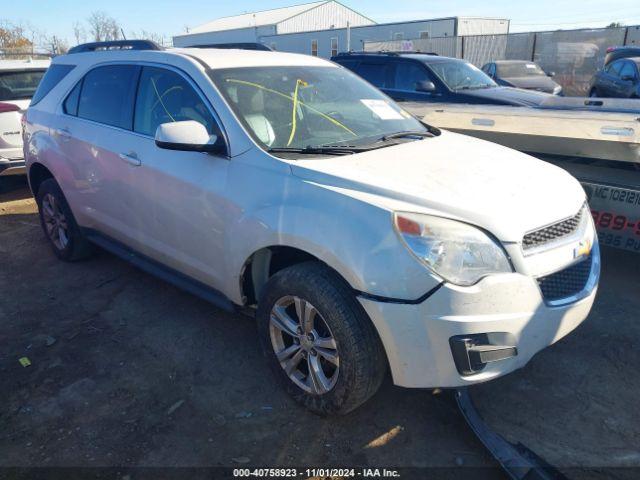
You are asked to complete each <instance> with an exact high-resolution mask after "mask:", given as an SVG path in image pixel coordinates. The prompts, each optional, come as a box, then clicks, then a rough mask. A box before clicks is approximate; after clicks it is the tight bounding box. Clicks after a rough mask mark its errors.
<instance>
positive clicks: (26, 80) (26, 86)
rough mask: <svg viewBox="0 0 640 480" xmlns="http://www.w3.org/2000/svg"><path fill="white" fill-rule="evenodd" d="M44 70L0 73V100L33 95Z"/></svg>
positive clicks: (24, 97)
mask: <svg viewBox="0 0 640 480" xmlns="http://www.w3.org/2000/svg"><path fill="white" fill-rule="evenodd" d="M43 75H44V70H27V71H22V72H2V73H0V101H3V100H23V99H27V98H31V97H33V94H34V93H35V91H36V88H38V84H39V83H40V80H42V76H43Z"/></svg>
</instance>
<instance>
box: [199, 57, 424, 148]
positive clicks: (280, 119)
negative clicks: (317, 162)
mask: <svg viewBox="0 0 640 480" xmlns="http://www.w3.org/2000/svg"><path fill="white" fill-rule="evenodd" d="M209 75H210V77H211V78H212V80H213V81H214V83H215V84H216V85H217V87H218V88H219V89H220V91H221V92H222V94H223V95H224V97H225V98H226V100H227V102H228V103H229V105H230V106H231V108H232V109H233V110H234V112H235V114H236V115H237V116H238V118H239V119H240V120H241V121H242V122H243V123H244V125H245V127H246V128H247V130H248V131H249V132H250V133H251V134H252V135H253V137H254V138H255V139H256V140H257V141H258V142H259V143H261V144H262V145H263V147H264V148H267V149H272V150H273V149H278V148H280V149H282V148H291V149H293V148H298V149H304V148H308V147H321V146H329V145H348V146H358V145H365V144H367V143H369V144H370V143H371V142H375V141H378V140H380V139H381V137H384V136H386V135H390V134H393V133H397V132H406V131H416V132H426V131H427V130H426V128H425V127H424V126H423V125H422V124H421V123H420V122H419V121H418V120H416V119H415V118H414V117H413V116H411V115H410V114H409V113H407V112H406V111H404V110H403V109H402V108H400V107H399V106H398V105H396V103H395V102H393V100H390V99H389V98H388V97H386V96H385V95H384V94H382V93H381V92H380V91H378V90H377V89H376V88H374V87H373V86H371V85H369V84H368V83H366V82H365V81H364V80H362V79H361V78H360V77H358V76H356V75H355V74H353V73H352V72H350V71H349V70H347V69H346V68H337V67H331V66H327V67H308V66H286V67H250V68H233V69H221V70H212V71H210V72H209Z"/></svg>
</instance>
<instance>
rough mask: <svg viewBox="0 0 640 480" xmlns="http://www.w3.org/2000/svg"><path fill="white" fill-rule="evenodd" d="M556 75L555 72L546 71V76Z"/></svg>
mask: <svg viewBox="0 0 640 480" xmlns="http://www.w3.org/2000/svg"><path fill="white" fill-rule="evenodd" d="M555 76H556V72H553V71H552V72H547V77H555Z"/></svg>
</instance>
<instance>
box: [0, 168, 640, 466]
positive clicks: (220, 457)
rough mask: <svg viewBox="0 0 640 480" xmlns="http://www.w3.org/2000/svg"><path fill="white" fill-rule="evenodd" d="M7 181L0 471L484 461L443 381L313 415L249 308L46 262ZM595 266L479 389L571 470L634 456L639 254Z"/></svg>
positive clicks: (1, 217) (17, 186) (27, 203)
mask: <svg viewBox="0 0 640 480" xmlns="http://www.w3.org/2000/svg"><path fill="white" fill-rule="evenodd" d="M3 181H5V180H4V179H3ZM9 183H10V185H9V190H10V191H9V192H8V193H6V192H5V193H4V194H1V195H0V254H2V256H3V262H2V269H1V271H0V292H2V293H1V294H0V299H1V300H0V391H1V392H4V394H3V395H2V399H1V400H0V466H23V467H33V466H37V467H47V466H73V467H93V466H118V467H126V466H154V467H165V466H190V467H199V466H244V465H255V466H286V465H292V466H293V465H297V466H301V465H315V466H333V467H339V466H374V467H375V466H380V467H391V466H395V467H425V466H429V467H432V466H439V467H453V466H461V465H462V466H473V467H495V463H494V461H493V460H492V458H491V457H490V456H489V455H487V454H486V453H485V451H484V449H483V447H482V445H481V444H480V443H479V441H478V440H477V439H476V438H475V437H474V435H473V434H472V433H471V432H470V430H469V429H468V428H467V426H466V424H465V423H464V421H463V420H462V418H461V416H460V414H459V413H458V411H457V409H456V407H455V405H454V403H453V402H452V401H451V397H450V396H449V395H447V394H434V393H433V392H431V391H426V390H406V389H402V388H398V387H394V386H393V385H392V384H391V382H390V381H389V380H387V382H386V383H385V385H384V386H383V388H382V389H381V391H380V392H379V394H378V395H376V396H375V397H374V398H373V399H372V400H371V401H369V402H368V403H367V404H365V405H364V406H363V407H362V408H360V409H358V410H357V411H355V412H353V413H352V414H351V415H349V416H347V417H343V418H335V419H322V418H319V417H316V416H314V415H312V414H309V413H307V412H306V411H305V410H303V409H301V408H300V407H298V406H297V405H296V404H294V403H293V402H292V401H290V400H289V398H288V397H287V396H286V395H285V394H283V392H282V391H281V390H280V389H279V388H278V386H277V385H276V384H275V383H274V381H273V379H272V377H271V374H270V372H269V371H268V369H267V367H266V365H265V363H264V361H263V359H262V356H261V353H260V352H259V348H258V342H257V338H256V334H255V325H254V324H253V321H252V320H251V319H248V318H245V317H243V316H240V315H232V314H228V313H225V312H221V311H219V310H217V309H215V308H214V307H212V306H210V305H209V304H207V303H205V302H203V301H201V300H199V299H198V298H195V297H193V296H191V295H189V294H186V293H184V292H181V291H180V290H177V289H176V288H174V287H172V286H170V285H168V284H166V283H164V282H162V281H160V280H157V279H156V278H154V277H151V276H149V275H147V274H145V273H143V272H141V271H139V270H137V269H135V268H134V267H132V266H130V265H128V264H127V263H125V262H123V261H121V260H119V259H117V258H115V257H112V256H111V255H109V254H107V253H102V252H101V253H99V254H98V255H97V256H96V257H95V258H92V259H90V260H88V261H85V262H81V263H74V264H66V263H62V262H60V261H58V260H56V259H55V257H54V256H53V254H52V253H51V252H50V251H49V247H48V245H47V244H46V242H45V239H44V236H43V234H42V232H41V230H40V226H39V223H38V217H37V215H36V213H35V212H36V209H35V205H34V202H33V200H32V198H31V196H30V194H29V191H28V189H27V187H26V185H25V183H24V182H23V181H22V180H20V179H10V182H9ZM6 184H7V182H5V186H7V185H6ZM603 263H604V269H603V277H602V281H601V289H600V292H599V295H598V299H597V301H596V305H595V307H594V310H593V312H592V314H591V315H590V318H589V319H588V320H587V322H585V323H584V324H583V325H582V326H581V327H579V328H578V329H577V330H576V331H575V332H574V333H573V334H571V335H569V336H568V337H567V338H565V339H563V340H562V341H560V342H558V343H557V344H556V345H554V346H552V347H550V348H548V349H546V350H544V351H543V352H541V353H540V354H538V355H537V356H536V357H535V358H534V359H533V360H532V361H531V362H530V363H529V365H528V366H527V367H526V368H524V369H522V370H521V371H518V372H515V373H513V374H511V375H509V376H507V377H505V378H502V379H499V380H496V381H494V382H490V383H488V384H484V385H480V386H477V387H474V388H473V389H472V395H473V397H474V399H475V402H476V404H477V405H478V407H479V410H480V412H481V413H482V415H483V416H484V417H485V419H486V420H487V422H488V423H489V424H490V425H491V426H492V427H493V428H495V429H496V430H497V431H498V432H500V433H502V434H503V435H504V436H505V437H507V438H508V439H509V440H511V441H520V442H522V443H524V444H525V445H527V446H529V447H530V448H532V449H533V450H534V451H536V453H538V454H539V455H541V456H542V457H544V458H545V459H546V460H547V461H549V462H550V463H552V464H554V465H557V466H559V467H560V468H561V469H562V470H563V472H564V473H566V474H567V476H569V477H574V478H582V477H583V476H584V475H585V474H586V473H585V472H580V474H579V476H576V475H577V472H576V471H574V470H572V469H571V467H575V466H591V467H605V466H606V467H640V438H639V437H640V409H639V408H638V401H637V399H638V397H639V395H640V380H639V378H640V377H639V376H638V374H637V371H636V370H637V367H638V365H640V353H639V352H640V349H639V348H638V347H639V340H638V338H640V322H639V318H638V312H639V311H640V310H639V308H638V307H639V306H640V295H639V292H640V276H639V275H638V268H639V267H640V259H639V258H637V257H636V256H634V255H632V254H628V253H625V252H620V251H613V250H605V251H604V258H603ZM21 357H27V358H28V359H29V360H30V362H31V365H30V366H27V367H23V366H21V365H20V363H19V359H20V358H21ZM611 472H612V471H611V470H606V471H591V472H589V474H588V475H589V476H590V477H594V478H608V476H609V474H611ZM636 472H637V471H636ZM485 473H486V474H487V477H488V478H502V475H501V474H500V473H499V472H497V471H496V470H487V471H486V472H485ZM616 475H617V476H622V477H625V478H634V477H633V476H632V475H633V473H632V472H631V473H630V472H629V471H623V470H620V471H616ZM629 475H631V476H629Z"/></svg>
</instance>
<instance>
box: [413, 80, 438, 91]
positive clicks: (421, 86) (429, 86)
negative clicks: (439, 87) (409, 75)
mask: <svg viewBox="0 0 640 480" xmlns="http://www.w3.org/2000/svg"><path fill="white" fill-rule="evenodd" d="M435 91H436V86H435V85H434V83H433V82H430V81H428V80H420V81H419V82H417V83H416V92H426V93H432V92H435Z"/></svg>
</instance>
